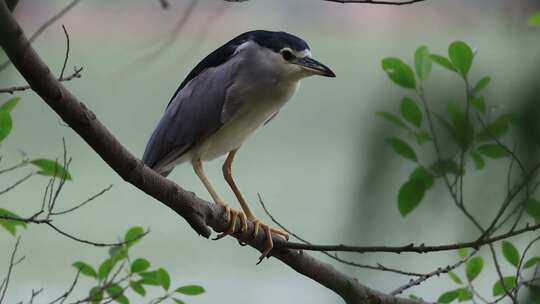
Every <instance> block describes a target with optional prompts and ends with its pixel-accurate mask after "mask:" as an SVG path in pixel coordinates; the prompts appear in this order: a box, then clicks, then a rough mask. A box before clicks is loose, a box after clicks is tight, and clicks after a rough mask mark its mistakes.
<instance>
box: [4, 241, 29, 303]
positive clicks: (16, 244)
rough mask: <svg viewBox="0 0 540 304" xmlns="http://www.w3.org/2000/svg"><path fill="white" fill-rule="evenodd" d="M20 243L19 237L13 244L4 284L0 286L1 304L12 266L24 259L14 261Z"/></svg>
mask: <svg viewBox="0 0 540 304" xmlns="http://www.w3.org/2000/svg"><path fill="white" fill-rule="evenodd" d="M20 242H21V237H20V236H19V237H18V238H17V241H16V242H15V246H14V247H13V251H12V252H11V258H10V259H9V266H8V272H7V275H6V278H5V279H4V282H5V283H4V284H3V285H2V286H3V288H2V294H0V303H2V302H3V301H4V298H5V296H6V292H7V289H8V285H9V279H10V277H11V272H12V271H13V266H15V265H17V264H19V263H20V262H22V260H23V259H24V257H22V258H20V259H19V260H18V261H15V254H16V253H17V248H19V244H20Z"/></svg>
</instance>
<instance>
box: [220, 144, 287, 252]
mask: <svg viewBox="0 0 540 304" xmlns="http://www.w3.org/2000/svg"><path fill="white" fill-rule="evenodd" d="M237 151H238V149H237V150H233V151H231V152H230V153H229V155H228V156H227V159H226V160H225V163H224V164H223V177H225V180H226V181H227V183H228V184H229V186H230V187H231V189H232V191H233V192H234V195H235V196H236V198H237V199H238V202H239V203H240V206H241V207H242V210H243V211H244V213H245V214H246V216H247V218H248V219H249V220H250V221H252V222H253V224H254V225H255V229H254V232H253V238H255V237H256V236H257V234H258V232H259V227H262V228H263V230H264V232H265V234H266V240H267V243H266V249H265V250H264V251H263V253H262V255H261V257H260V258H259V262H260V261H261V260H262V259H263V258H265V257H266V256H268V254H269V253H270V251H272V247H274V243H273V242H272V234H273V233H274V234H277V235H280V236H282V237H284V238H285V239H286V240H288V239H289V234H287V233H286V232H283V231H281V230H279V229H275V228H272V227H270V226H268V225H266V224H263V223H261V221H259V220H258V219H257V217H255V215H254V214H253V212H252V211H251V209H250V208H249V206H248V203H247V201H246V199H245V198H244V195H243V194H242V192H240V189H238V186H237V185H236V183H235V181H234V179H233V176H232V162H233V160H234V157H235V155H236V152H237Z"/></svg>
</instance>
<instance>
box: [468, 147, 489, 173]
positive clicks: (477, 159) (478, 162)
mask: <svg viewBox="0 0 540 304" xmlns="http://www.w3.org/2000/svg"><path fill="white" fill-rule="evenodd" d="M471 157H472V159H473V161H474V166H475V167H476V170H481V169H483V168H484V167H485V165H486V162H485V161H484V158H483V157H482V155H480V154H479V153H478V152H476V151H472V152H471Z"/></svg>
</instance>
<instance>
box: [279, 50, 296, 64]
mask: <svg viewBox="0 0 540 304" xmlns="http://www.w3.org/2000/svg"><path fill="white" fill-rule="evenodd" d="M281 56H283V59H285V60H286V61H290V60H291V59H293V57H294V55H293V54H292V53H291V51H289V50H283V51H281Z"/></svg>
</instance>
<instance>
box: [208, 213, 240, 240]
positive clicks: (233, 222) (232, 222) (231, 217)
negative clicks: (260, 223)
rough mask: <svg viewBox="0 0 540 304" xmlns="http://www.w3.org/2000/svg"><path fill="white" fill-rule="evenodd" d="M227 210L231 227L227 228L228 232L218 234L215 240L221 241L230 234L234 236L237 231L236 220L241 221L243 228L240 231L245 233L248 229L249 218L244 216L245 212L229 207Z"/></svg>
mask: <svg viewBox="0 0 540 304" xmlns="http://www.w3.org/2000/svg"><path fill="white" fill-rule="evenodd" d="M225 210H226V212H227V213H228V217H229V227H227V230H225V231H223V232H222V233H220V234H218V235H217V236H216V237H215V238H213V240H219V239H222V238H224V237H226V236H227V235H229V234H233V233H234V232H235V230H236V219H237V218H239V219H240V223H241V227H240V231H242V232H244V231H246V230H247V229H248V226H247V217H246V215H245V214H244V212H242V211H239V210H234V209H232V208H231V207H229V206H225Z"/></svg>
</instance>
